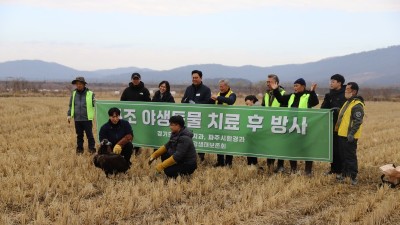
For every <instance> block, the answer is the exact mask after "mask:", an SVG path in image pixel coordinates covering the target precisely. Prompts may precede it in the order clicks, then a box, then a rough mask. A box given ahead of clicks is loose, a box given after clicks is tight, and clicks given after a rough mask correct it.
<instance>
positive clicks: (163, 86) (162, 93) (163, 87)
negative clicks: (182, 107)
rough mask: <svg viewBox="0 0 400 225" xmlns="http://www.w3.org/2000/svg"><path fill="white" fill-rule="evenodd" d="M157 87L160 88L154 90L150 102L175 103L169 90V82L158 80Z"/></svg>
mask: <svg viewBox="0 0 400 225" xmlns="http://www.w3.org/2000/svg"><path fill="white" fill-rule="evenodd" d="M158 88H159V89H160V90H158V91H156V93H154V96H153V99H152V100H151V101H152V102H173V103H175V99H174V97H173V96H172V95H171V92H170V86H169V82H168V81H166V80H163V81H161V82H160V84H159V85H158Z"/></svg>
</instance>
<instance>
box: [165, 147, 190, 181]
mask: <svg viewBox="0 0 400 225" xmlns="http://www.w3.org/2000/svg"><path fill="white" fill-rule="evenodd" d="M169 157H171V155H170V154H168V153H165V154H163V155H161V161H162V162H164V160H166V159H168V158H169ZM196 169H197V164H184V163H176V164H175V165H172V166H170V167H167V168H165V169H164V173H165V175H167V177H172V178H177V177H178V176H188V175H190V174H192V173H193V172H194V171H195V170H196Z"/></svg>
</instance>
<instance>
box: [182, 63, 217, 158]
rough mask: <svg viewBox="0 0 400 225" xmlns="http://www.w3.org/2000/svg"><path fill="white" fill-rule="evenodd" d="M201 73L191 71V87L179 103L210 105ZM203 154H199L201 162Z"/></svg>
mask: <svg viewBox="0 0 400 225" xmlns="http://www.w3.org/2000/svg"><path fill="white" fill-rule="evenodd" d="M202 80H203V73H202V72H201V71H200V70H193V71H192V85H190V86H188V87H187V88H186V90H185V94H184V95H183V97H182V100H181V103H190V104H210V98H211V90H210V88H209V87H207V86H206V85H204V84H203V81H202ZM204 156H205V153H199V158H200V160H201V161H202V162H203V161H204Z"/></svg>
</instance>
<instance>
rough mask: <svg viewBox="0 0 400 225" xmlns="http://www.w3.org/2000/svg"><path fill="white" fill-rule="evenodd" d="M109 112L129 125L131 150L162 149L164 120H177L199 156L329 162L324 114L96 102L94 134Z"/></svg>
mask: <svg viewBox="0 0 400 225" xmlns="http://www.w3.org/2000/svg"><path fill="white" fill-rule="evenodd" d="M111 107H117V108H119V109H121V118H123V119H124V120H127V121H128V122H129V123H130V124H131V125H132V129H133V133H134V140H133V144H134V145H135V146H148V147H154V148H157V147H159V146H161V145H163V144H165V143H167V142H168V140H169V137H170V134H171V133H170V129H169V122H168V120H169V118H170V117H171V116H173V115H181V116H182V117H183V118H184V119H185V125H186V127H187V128H188V129H190V130H191V131H192V132H193V134H194V137H193V142H194V144H195V146H196V150H197V151H198V152H205V153H219V154H230V155H241V156H254V157H265V158H275V159H289V160H310V161H327V162H331V161H332V130H333V128H332V113H331V112H330V110H326V109H291V108H266V107H261V106H252V107H249V106H222V105H221V106H215V105H201V104H174V103H151V102H125V101H124V102H123V101H96V120H97V131H98V132H99V131H100V127H101V126H102V125H103V124H104V123H106V122H107V121H108V110H109V109H110V108H111Z"/></svg>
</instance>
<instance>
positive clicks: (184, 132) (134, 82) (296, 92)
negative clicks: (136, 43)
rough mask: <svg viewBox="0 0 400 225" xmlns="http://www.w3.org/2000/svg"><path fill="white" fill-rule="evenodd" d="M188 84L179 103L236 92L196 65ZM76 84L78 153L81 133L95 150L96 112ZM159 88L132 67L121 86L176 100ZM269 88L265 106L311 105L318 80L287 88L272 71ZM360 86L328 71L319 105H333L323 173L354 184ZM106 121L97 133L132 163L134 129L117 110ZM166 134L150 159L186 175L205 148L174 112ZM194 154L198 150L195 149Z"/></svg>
mask: <svg viewBox="0 0 400 225" xmlns="http://www.w3.org/2000/svg"><path fill="white" fill-rule="evenodd" d="M191 74H192V84H191V85H190V86H188V87H187V88H186V90H185V93H184V95H183V97H182V100H181V103H189V104H215V105H234V104H235V102H236V99H237V96H236V94H235V93H234V92H233V90H232V89H231V87H230V83H229V81H228V80H220V81H219V92H218V93H217V94H214V95H212V94H211V90H210V88H209V87H207V86H206V85H205V84H203V82H202V78H203V74H202V72H201V71H199V70H193V71H192V73H191ZM72 84H75V85H76V89H75V90H74V91H73V92H72V95H71V98H70V102H69V110H68V122H70V120H71V118H73V119H74V121H75V130H76V134H77V148H76V152H77V153H82V152H83V133H84V132H85V133H86V136H87V138H88V148H89V152H94V151H95V147H94V145H95V142H94V138H93V133H92V120H93V116H94V104H95V95H94V93H93V92H92V91H91V90H89V89H88V88H87V87H86V82H85V79H84V78H83V77H77V78H76V79H75V80H73V81H72ZM158 87H159V90H158V91H156V92H155V94H154V96H153V98H150V92H149V90H148V89H147V88H146V87H145V86H144V83H143V82H142V81H141V75H140V74H139V73H133V74H132V76H131V82H130V83H129V86H128V87H127V88H126V89H125V90H124V91H123V93H122V95H121V98H120V100H121V101H153V102H175V99H174V97H173V96H172V95H171V92H170V84H169V82H168V81H162V82H160V83H159V86H158ZM266 87H267V91H266V93H265V95H264V97H263V99H262V103H261V106H263V107H287V108H312V107H315V106H317V105H318V104H319V100H318V96H317V94H316V92H315V90H316V88H317V84H312V85H311V87H310V89H309V90H308V89H307V88H306V87H307V86H306V81H305V80H304V79H303V78H299V79H297V80H296V81H294V83H293V92H292V93H290V94H287V91H286V90H285V89H284V88H283V87H282V86H280V85H279V77H278V76H277V75H275V74H270V75H268V78H267V81H266ZM358 91H359V87H358V84H357V83H355V82H349V83H347V85H346V84H345V78H344V77H343V76H342V75H340V74H335V75H333V76H331V79H330V92H329V93H327V94H326V95H325V97H324V100H323V102H322V104H321V108H324V109H331V110H332V111H333V124H334V125H335V126H334V127H335V128H334V131H333V162H332V163H331V168H330V171H328V172H327V173H326V174H327V175H328V174H336V178H337V180H339V181H343V180H344V179H345V178H346V177H350V179H351V183H352V184H354V185H355V184H357V174H358V165H357V154H356V150H357V141H358V139H359V137H360V134H361V127H362V122H363V117H364V100H363V98H362V97H361V96H359V95H358ZM257 101H258V99H257V97H256V96H254V95H249V96H246V97H245V103H246V105H247V106H253V105H254V104H255V103H256V102H257ZM108 115H109V121H108V122H107V123H106V124H104V125H103V126H102V127H101V129H100V133H99V138H100V140H102V139H108V140H109V141H110V142H111V143H112V144H113V151H114V153H116V154H121V155H123V156H124V158H125V159H126V160H127V161H128V162H129V163H130V158H131V155H132V153H133V151H135V150H136V151H137V149H138V148H137V147H134V146H133V145H132V140H133V137H134V136H133V131H132V127H131V126H130V124H129V123H128V122H127V121H124V120H122V119H120V111H119V109H117V108H111V109H110V110H109V112H108ZM169 122H170V129H171V137H170V140H169V141H168V142H167V143H166V144H165V145H163V146H161V147H160V148H159V149H157V150H155V151H154V153H153V154H152V155H151V157H150V159H149V164H151V163H152V162H153V161H154V160H155V159H156V158H158V157H161V161H162V162H161V163H160V164H158V165H157V166H156V170H157V171H158V172H162V171H164V172H165V174H166V175H167V176H169V177H177V176H179V175H189V174H191V173H193V172H194V171H195V170H196V168H197V155H198V158H199V159H200V161H204V160H205V154H204V153H196V150H195V147H194V144H193V141H192V137H193V133H192V132H191V131H189V130H188V129H187V128H186V127H185V121H184V119H183V118H182V117H181V116H172V117H171V118H170V120H169ZM196 154H197V155H196ZM232 159H233V156H232V155H222V154H218V155H217V162H216V163H215V165H214V166H216V167H222V166H232ZM247 163H248V165H256V164H257V163H258V160H257V158H256V157H247ZM274 164H275V159H267V168H268V170H269V171H271V172H283V171H284V170H285V169H284V161H283V160H277V165H276V167H275V165H274ZM312 167H313V162H312V161H306V162H305V174H306V175H307V176H311V175H312ZM297 171H298V169H297V161H294V160H290V172H291V173H297Z"/></svg>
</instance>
